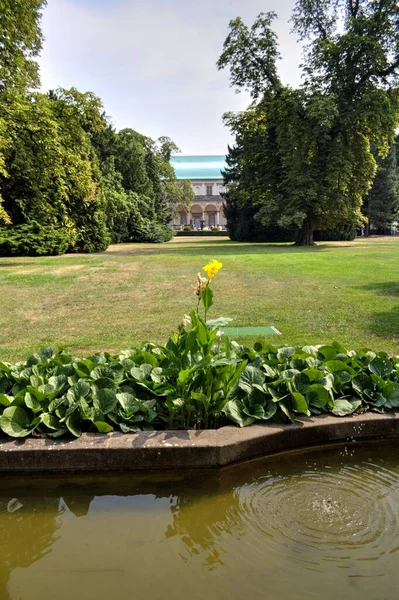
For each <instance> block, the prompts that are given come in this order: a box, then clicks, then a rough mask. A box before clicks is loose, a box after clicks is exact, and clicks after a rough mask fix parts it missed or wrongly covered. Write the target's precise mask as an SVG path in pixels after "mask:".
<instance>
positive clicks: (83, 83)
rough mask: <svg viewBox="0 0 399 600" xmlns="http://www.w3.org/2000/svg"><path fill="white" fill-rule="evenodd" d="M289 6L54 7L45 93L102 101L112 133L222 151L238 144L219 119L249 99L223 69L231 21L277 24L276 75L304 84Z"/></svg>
mask: <svg viewBox="0 0 399 600" xmlns="http://www.w3.org/2000/svg"><path fill="white" fill-rule="evenodd" d="M293 5H294V1H293V0H279V2H278V3H276V2H275V1H272V0H48V6H47V8H46V9H45V11H44V13H43V20H42V28H43V33H44V36H45V42H44V46H43V50H42V53H41V57H40V60H39V62H40V68H41V80H42V88H43V90H48V89H53V88H56V87H58V86H61V87H64V88H70V87H72V86H74V87H76V88H78V89H79V90H80V91H91V92H94V93H95V94H97V95H98V96H100V98H101V99H102V101H103V104H104V107H105V110H106V113H107V114H108V115H109V116H110V117H111V120H112V122H113V124H114V126H115V127H116V129H122V128H125V127H131V128H133V129H135V130H137V131H139V132H140V133H143V134H144V135H147V136H149V137H151V138H152V139H154V140H156V139H157V138H158V137H160V136H169V137H170V138H172V140H173V141H174V142H175V143H176V144H177V145H178V146H179V148H180V150H181V152H182V153H183V154H225V152H226V150H227V145H228V144H231V143H232V142H233V139H232V137H231V135H230V132H229V130H228V128H227V127H226V126H224V125H223V122H222V115H223V113H225V112H228V111H240V110H244V109H245V108H246V106H248V104H249V101H250V99H249V96H248V95H247V94H246V93H241V94H237V93H236V92H235V90H234V89H233V88H231V87H230V84H229V74H228V70H226V69H225V70H223V71H218V70H217V67H216V61H217V59H218V58H219V56H220V54H221V51H222V47H223V42H224V40H225V38H226V36H227V34H228V23H229V21H230V20H231V19H232V18H235V17H237V16H240V17H242V19H243V20H244V21H245V22H246V23H247V24H248V25H251V24H252V23H253V21H254V20H255V18H256V16H257V15H258V14H259V13H260V12H262V11H263V12H267V11H270V10H274V11H275V12H276V13H277V15H278V19H277V20H276V21H275V31H276V33H277V34H278V38H279V43H280V53H281V55H282V60H280V61H279V72H280V75H281V78H282V80H283V82H284V83H287V84H291V85H293V86H296V85H298V84H299V82H300V72H299V69H298V66H299V63H300V58H301V56H300V54H301V48H300V46H299V45H298V43H297V42H296V38H295V36H294V35H292V34H290V30H291V25H290V23H288V20H289V17H290V14H291V11H292V8H293Z"/></svg>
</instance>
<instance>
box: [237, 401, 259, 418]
mask: <svg viewBox="0 0 399 600" xmlns="http://www.w3.org/2000/svg"><path fill="white" fill-rule="evenodd" d="M242 410H243V413H245V414H246V415H248V416H249V417H254V419H264V418H265V411H264V408H263V406H262V405H261V404H251V405H250V406H246V405H245V404H244V403H243V408H242Z"/></svg>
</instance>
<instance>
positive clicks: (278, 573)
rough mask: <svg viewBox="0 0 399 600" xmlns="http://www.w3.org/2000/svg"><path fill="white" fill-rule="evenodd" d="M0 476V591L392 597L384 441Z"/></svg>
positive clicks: (80, 597)
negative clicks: (208, 465) (250, 456)
mask: <svg viewBox="0 0 399 600" xmlns="http://www.w3.org/2000/svg"><path fill="white" fill-rule="evenodd" d="M1 482H2V484H1V491H0V535H1V546H0V598H1V600H50V599H51V600H67V599H68V600H69V599H71V598H73V600H92V599H93V600H94V599H96V600H109V598H112V600H122V599H128V598H135V599H141V598H143V599H144V598H145V599H148V600H158V599H159V600H161V599H169V598H171V599H172V598H173V600H183V599H186V598H189V599H190V600H194V599H202V598H204V597H206V599H207V600H216V599H217V600H220V599H229V600H230V599H246V598H248V599H251V600H257V599H259V600H260V599H267V600H273V599H277V598H280V599H283V600H309V599H312V598H315V599H316V598H317V599H319V598H321V597H322V598H323V600H336V599H337V598H338V597H341V598H345V599H346V600H351V599H356V600H359V599H360V598H361V599H362V600H394V599H397V597H398V592H397V585H398V581H399V576H398V567H399V527H398V526H399V523H398V520H399V459H398V446H396V445H395V444H394V443H393V442H391V443H390V444H382V443H381V442H377V441H376V442H374V443H373V444H371V445H367V446H360V445H359V444H358V443H357V444H352V445H347V446H343V445H340V446H334V447H330V448H324V449H318V450H313V451H307V452H303V453H290V454H285V455H280V456H274V457H270V458H268V459H261V460H257V461H252V462H248V463H244V464H241V465H238V466H235V467H231V468H228V469H224V470H222V471H196V472H192V471H191V472H188V473H181V472H178V471H175V472H168V473H165V472H162V473H161V472H160V473H149V474H143V473H141V474H137V475H136V474H125V475H115V474H107V475H101V476H100V475H83V476H79V477H69V476H68V477H56V478H55V477H52V476H50V477H46V478H38V477H25V476H24V477H22V476H21V477H18V478H17V477H4V476H3V477H2V479H1Z"/></svg>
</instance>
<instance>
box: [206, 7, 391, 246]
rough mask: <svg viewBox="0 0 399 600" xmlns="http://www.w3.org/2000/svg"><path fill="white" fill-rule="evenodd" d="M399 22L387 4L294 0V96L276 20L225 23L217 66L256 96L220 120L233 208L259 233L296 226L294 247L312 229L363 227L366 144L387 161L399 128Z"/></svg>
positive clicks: (370, 164) (369, 161) (369, 174)
mask: <svg viewBox="0 0 399 600" xmlns="http://www.w3.org/2000/svg"><path fill="white" fill-rule="evenodd" d="M398 15H399V8H398V6H397V3H396V2H395V1H393V0H380V1H379V2H374V1H373V2H369V1H366V0H353V1H352V0H338V1H336V0H298V2H297V4H296V8H295V10H294V14H293V22H294V30H295V31H296V32H297V33H298V34H299V36H300V38H301V39H302V40H303V41H306V42H307V47H306V50H305V65H306V66H305V67H304V76H305V77H304V83H303V84H302V86H301V87H300V88H299V89H296V90H294V89H292V88H290V87H288V86H283V85H282V83H281V81H280V79H279V77H278V73H277V68H276V61H277V59H278V57H279V53H278V47H277V40H276V36H275V35H274V33H273V32H272V30H271V24H272V21H273V19H274V17H275V14H274V13H268V14H266V15H265V14H261V15H259V17H258V18H257V20H256V21H255V23H254V24H253V25H252V27H251V28H248V27H247V26H246V25H245V24H244V23H243V22H242V20H241V19H240V18H238V19H235V20H234V21H232V22H231V23H230V33H229V35H228V37H227V38H226V41H225V43H224V49H223V52H222V54H221V56H220V58H219V61H218V67H219V68H220V69H222V68H225V67H229V68H230V80H231V83H232V85H234V86H236V87H237V88H238V89H247V90H249V91H250V93H251V95H252V98H253V102H252V105H251V106H250V107H249V109H248V110H247V111H246V112H244V113H242V114H239V115H231V114H228V115H226V116H225V120H226V122H227V124H228V125H229V126H230V128H231V129H232V131H233V132H234V133H235V134H236V146H237V147H236V152H235V154H234V156H233V155H231V159H232V162H233V164H234V169H233V171H232V172H231V176H230V181H232V182H233V183H234V188H233V192H232V193H233V194H234V202H235V203H236V205H237V202H238V205H240V206H241V209H242V210H243V211H245V207H246V206H249V205H251V206H255V207H257V211H256V218H258V219H259V220H260V222H261V223H263V224H264V225H270V224H272V223H273V224H278V225H280V226H284V227H291V226H296V227H298V228H299V235H298V240H297V243H298V244H300V245H311V244H312V243H313V230H314V229H315V228H317V229H331V228H332V227H336V226H340V225H344V224H347V225H349V224H354V223H356V222H359V220H360V219H361V213H360V207H361V203H362V199H363V197H364V196H365V194H366V193H367V191H368V189H369V188H370V185H371V183H372V180H373V178H374V175H375V170H376V163H375V159H374V157H373V155H372V153H371V152H370V142H373V143H374V144H375V146H376V148H377V149H378V152H379V153H380V154H381V155H384V154H386V152H387V149H388V146H389V142H390V141H392V139H393V136H394V132H395V126H396V124H397V122H398V114H399V93H398V75H399V31H398V28H397V19H398ZM233 173H234V174H235V176H234V177H233V176H232V174H233ZM229 193H230V192H229ZM226 202H227V205H228V202H229V196H227V199H226Z"/></svg>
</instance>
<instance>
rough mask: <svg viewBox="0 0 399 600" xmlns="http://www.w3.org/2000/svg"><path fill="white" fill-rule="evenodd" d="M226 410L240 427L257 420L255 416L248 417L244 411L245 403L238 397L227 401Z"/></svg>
mask: <svg viewBox="0 0 399 600" xmlns="http://www.w3.org/2000/svg"><path fill="white" fill-rule="evenodd" d="M224 412H225V414H226V416H227V417H228V418H229V419H230V420H231V421H233V423H237V425H239V426H240V427H246V426H247V425H251V423H253V422H254V421H255V419H254V417H248V415H246V414H245V413H244V411H243V404H242V402H240V401H239V400H237V399H234V400H230V401H229V402H227V404H226V406H225V407H224Z"/></svg>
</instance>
